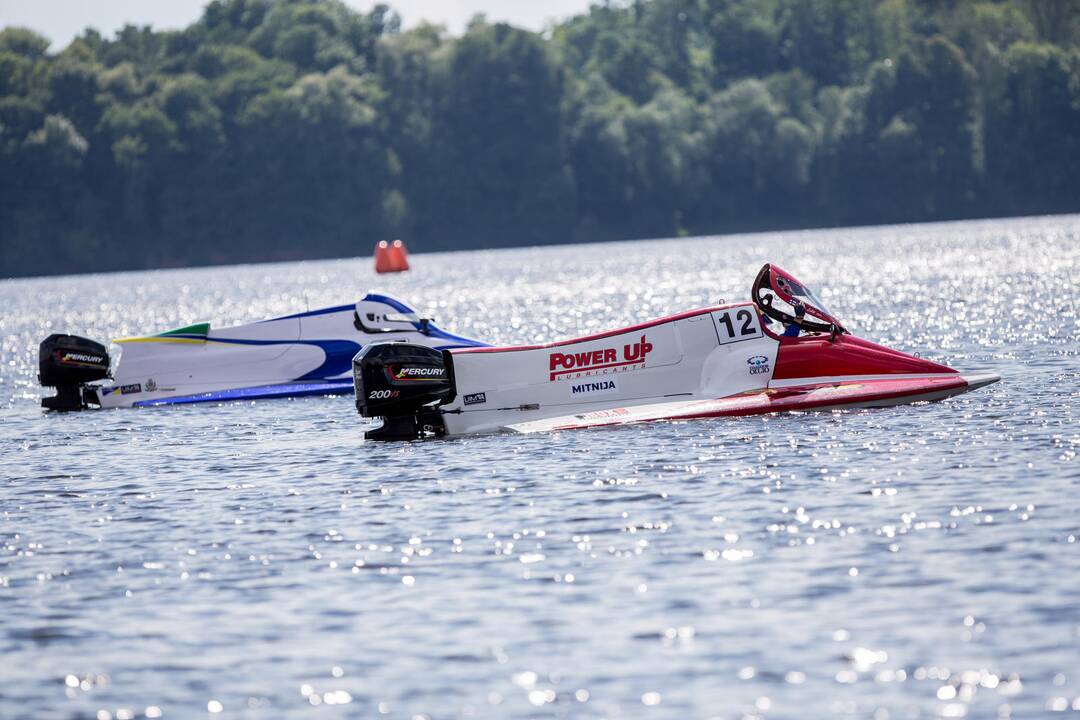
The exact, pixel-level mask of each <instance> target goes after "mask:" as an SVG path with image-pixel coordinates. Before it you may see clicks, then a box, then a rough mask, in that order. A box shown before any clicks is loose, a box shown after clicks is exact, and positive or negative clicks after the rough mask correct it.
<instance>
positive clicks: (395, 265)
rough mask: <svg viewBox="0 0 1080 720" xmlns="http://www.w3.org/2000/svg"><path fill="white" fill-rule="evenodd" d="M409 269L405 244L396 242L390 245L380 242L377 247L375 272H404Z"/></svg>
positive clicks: (383, 241)
mask: <svg viewBox="0 0 1080 720" xmlns="http://www.w3.org/2000/svg"><path fill="white" fill-rule="evenodd" d="M408 269H409V257H408V254H407V253H406V252H405V243H403V242H401V241H400V240H395V241H394V242H392V243H388V242H386V241H385V240H380V241H379V242H378V244H377V245H376V246H375V272H377V273H391V272H404V271H405V270H408Z"/></svg>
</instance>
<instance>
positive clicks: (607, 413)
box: [574, 408, 630, 420]
mask: <svg viewBox="0 0 1080 720" xmlns="http://www.w3.org/2000/svg"><path fill="white" fill-rule="evenodd" d="M629 414H630V411H629V410H628V409H627V408H612V409H610V410H597V411H596V412H590V413H583V414H581V415H575V416H574V417H576V418H577V419H578V420H607V419H609V418H621V417H626V416H627V415H629Z"/></svg>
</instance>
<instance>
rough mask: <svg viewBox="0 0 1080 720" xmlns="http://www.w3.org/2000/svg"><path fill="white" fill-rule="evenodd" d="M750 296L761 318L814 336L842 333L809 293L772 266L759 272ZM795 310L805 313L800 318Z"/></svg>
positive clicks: (783, 271) (816, 297)
mask: <svg viewBox="0 0 1080 720" xmlns="http://www.w3.org/2000/svg"><path fill="white" fill-rule="evenodd" d="M751 296H752V298H753V300H754V302H755V303H756V304H757V306H758V309H759V310H761V312H762V313H763V314H765V315H767V316H768V317H771V318H773V319H776V320H779V321H780V322H782V323H787V324H789V325H790V324H796V325H800V326H801V327H803V328H804V329H806V330H809V331H816V332H834V331H836V332H846V330H844V327H843V326H842V325H841V324H840V322H839V321H838V320H837V319H836V318H835V317H834V316H833V314H832V313H830V312H829V311H828V310H827V309H826V308H825V303H823V302H822V301H821V299H820V298H819V297H818V296H817V294H816V293H815V292H814V291H813V290H811V289H810V288H809V287H808V286H807V285H805V284H804V283H802V282H800V281H799V280H797V279H796V278H795V276H794V275H792V274H791V273H788V272H786V271H785V270H783V269H781V268H779V267H777V266H776V265H771V264H769V265H766V266H765V267H763V268H761V271H760V272H759V273H758V276H757V279H756V280H755V281H754V287H753V290H752V291H751ZM799 307H801V308H802V309H803V310H805V315H803V316H802V317H801V318H800V317H798V315H799V312H798V308H799Z"/></svg>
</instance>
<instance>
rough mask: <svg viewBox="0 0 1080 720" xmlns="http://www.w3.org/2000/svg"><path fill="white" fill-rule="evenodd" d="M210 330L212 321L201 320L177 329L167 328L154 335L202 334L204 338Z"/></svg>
mask: <svg viewBox="0 0 1080 720" xmlns="http://www.w3.org/2000/svg"><path fill="white" fill-rule="evenodd" d="M209 332H210V323H208V322H201V323H195V324H194V325H188V326H186V327H182V328H176V329H175V330H166V331H165V332H163V333H158V334H157V335H155V336H154V337H171V336H173V335H202V336H203V337H204V338H205V337H206V335H207V333H209Z"/></svg>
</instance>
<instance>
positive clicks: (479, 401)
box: [462, 392, 487, 405]
mask: <svg viewBox="0 0 1080 720" xmlns="http://www.w3.org/2000/svg"><path fill="white" fill-rule="evenodd" d="M462 401H463V402H464V403H465V404H466V405H483V404H484V403H486V402H487V393H482V392H479V393H469V394H468V395H465V396H464V397H463V398H462Z"/></svg>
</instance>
